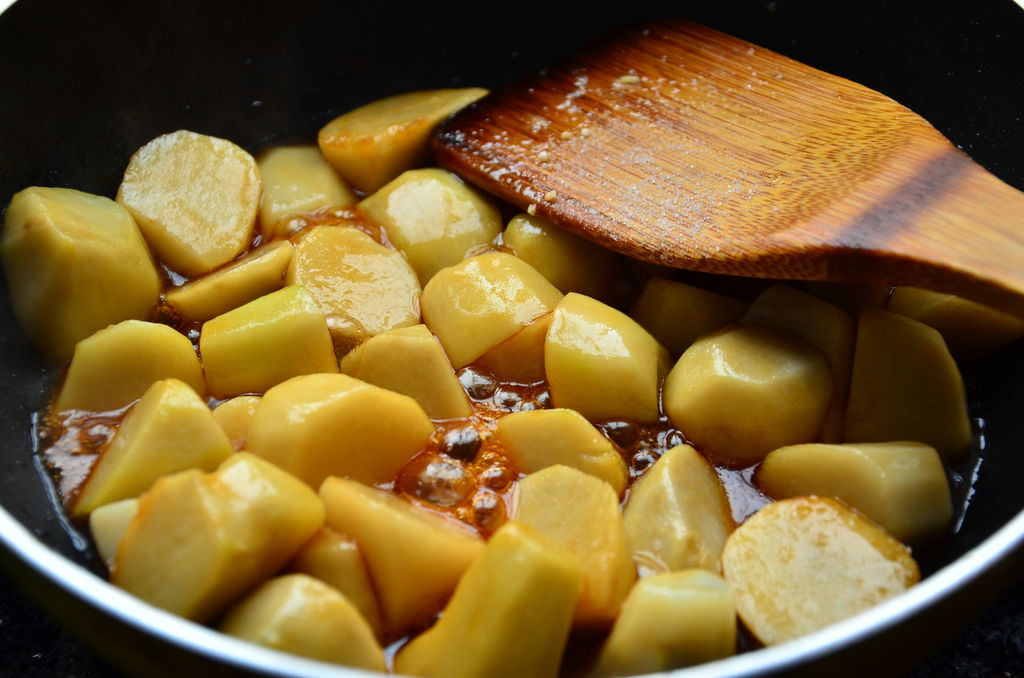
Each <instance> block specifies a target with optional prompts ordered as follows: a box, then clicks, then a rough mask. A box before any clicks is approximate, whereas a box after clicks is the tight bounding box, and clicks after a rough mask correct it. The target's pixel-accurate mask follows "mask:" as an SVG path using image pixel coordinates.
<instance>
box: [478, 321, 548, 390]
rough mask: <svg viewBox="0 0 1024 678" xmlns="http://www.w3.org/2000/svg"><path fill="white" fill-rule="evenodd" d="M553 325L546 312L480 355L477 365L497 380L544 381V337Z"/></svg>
mask: <svg viewBox="0 0 1024 678" xmlns="http://www.w3.org/2000/svg"><path fill="white" fill-rule="evenodd" d="M549 327H551V314H550V313H545V314H544V315H542V316H541V317H539V318H537V319H536V320H534V321H533V322H531V323H530V324H528V325H527V326H526V327H524V328H523V329H521V330H519V331H518V332H516V333H515V334H513V335H512V336H511V337H509V338H508V339H506V340H505V341H503V342H501V343H500V344H498V345H497V346H495V347H494V348H492V349H491V350H489V351H487V353H484V354H483V355H482V356H480V357H479V358H477V360H476V364H477V365H478V366H480V367H482V368H484V369H485V370H488V371H489V372H490V373H491V374H493V375H494V376H495V377H497V378H498V379H503V380H506V381H518V382H522V383H529V382H537V381H543V380H544V340H545V338H546V337H547V335H548V328H549Z"/></svg>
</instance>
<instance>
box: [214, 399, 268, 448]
mask: <svg viewBox="0 0 1024 678" xmlns="http://www.w3.org/2000/svg"><path fill="white" fill-rule="evenodd" d="M260 400H261V398H260V396H235V397H234V398H230V399H228V400H225V401H224V402H222V403H221V404H220V405H217V407H215V408H213V419H214V421H216V422H217V423H218V424H219V425H220V427H221V428H222V429H224V433H225V434H227V436H228V440H230V441H231V445H232V447H234V448H235V449H236V450H241V449H243V448H244V447H245V442H246V440H248V438H249V424H250V423H251V422H252V418H253V415H255V414H256V408H257V407H259V404H260Z"/></svg>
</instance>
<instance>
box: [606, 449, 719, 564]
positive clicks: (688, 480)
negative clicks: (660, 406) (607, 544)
mask: <svg viewBox="0 0 1024 678" xmlns="http://www.w3.org/2000/svg"><path fill="white" fill-rule="evenodd" d="M622 518H623V520H622V522H623V527H624V529H625V530H626V539H627V540H628V541H629V548H630V550H631V552H632V553H633V560H634V561H635V562H636V563H637V565H638V566H639V567H640V571H641V574H643V573H644V572H645V571H646V572H670V571H674V570H687V569H690V568H703V569H705V570H711V571H712V572H717V571H718V557H719V555H721V553H722V546H723V545H725V540H726V538H727V537H728V536H729V534H730V533H731V532H732V530H733V527H734V525H733V521H732V514H731V513H730V509H729V502H728V499H727V498H726V496H725V490H724V489H723V488H722V483H721V481H720V480H719V479H718V475H717V474H716V473H715V470H714V469H713V468H712V467H711V464H709V463H708V462H707V460H705V459H704V457H702V456H701V455H700V453H698V452H697V451H696V450H695V449H693V448H692V447H690V446H689V445H679V446H677V447H673V448H672V449H671V450H669V451H668V452H666V453H665V454H663V455H662V456H661V457H660V458H659V459H658V461H656V462H654V465H653V466H652V467H651V468H650V469H648V470H647V472H646V473H645V474H644V475H643V476H641V477H640V479H639V480H637V481H636V482H635V483H633V487H632V488H630V492H629V501H628V502H627V503H626V508H625V509H624V510H623V512H622Z"/></svg>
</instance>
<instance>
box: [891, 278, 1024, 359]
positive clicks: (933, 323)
mask: <svg viewBox="0 0 1024 678" xmlns="http://www.w3.org/2000/svg"><path fill="white" fill-rule="evenodd" d="M888 310H890V311H892V312H893V313H898V314H899V315H905V316H907V317H908V318H913V319H914V320H917V321H918V322H922V323H924V324H925V325H928V326H929V327H933V328H935V329H936V330H938V332H939V334H941V335H942V338H943V339H944V340H945V341H946V346H947V347H948V348H949V352H950V353H951V354H952V355H953V357H954V358H956V359H958V360H963V361H971V360H977V359H978V358H981V357H983V356H986V355H988V354H989V353H992V352H994V351H996V350H998V349H1000V348H1002V347H1003V346H1005V345H1007V344H1009V343H1010V342H1011V341H1016V340H1017V339H1020V338H1021V337H1024V320H1020V319H1019V318H1014V317H1013V316H1012V315H1008V314H1006V313H1003V312H1002V311H997V310H996V309H994V308H989V307H988V306H983V305H982V304H979V303H976V302H973V301H970V300H968V299H964V298H963V297H957V296H954V295H952V294H941V293H939V292H932V291H930V290H922V289H919V288H917V287H897V288H896V289H894V290H893V292H892V296H891V297H890V298H889V306H888Z"/></svg>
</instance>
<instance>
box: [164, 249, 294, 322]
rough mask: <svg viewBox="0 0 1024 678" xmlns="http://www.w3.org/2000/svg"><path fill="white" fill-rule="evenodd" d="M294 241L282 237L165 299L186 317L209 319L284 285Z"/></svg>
mask: <svg viewBox="0 0 1024 678" xmlns="http://www.w3.org/2000/svg"><path fill="white" fill-rule="evenodd" d="M291 260H292V244H291V243H290V242H288V241H287V240H279V241H277V242H272V243H270V244H269V245H265V246H263V247H260V248H259V249H257V250H253V251H252V252H251V253H250V254H247V255H246V256H245V257H243V258H241V259H239V260H238V261H236V262H235V263H233V264H231V265H229V266H225V267H224V268H222V269H220V270H219V271H216V272H214V273H211V274H209V275H205V276H203V277H202V278H198V279H196V280H193V281H191V282H187V283H185V284H184V285H182V286H181V287H176V288H174V289H172V290H169V291H168V292H167V294H166V295H164V300H165V301H166V302H167V303H168V304H169V305H170V306H171V308H173V309H174V311H175V312H176V313H177V314H178V315H180V316H181V317H182V318H183V319H184V320H209V319H210V318H213V317H215V316H218V315H220V314H221V313H227V312H228V311H230V310H231V309H233V308H238V307H239V306H241V305H243V304H247V303H249V302H250V301H252V300H253V299H256V298H258V297H262V296H263V295H264V294H270V293H271V292H273V291H274V290H277V289H280V288H281V287H283V286H284V274H285V271H287V270H288V264H289V263H290V262H291Z"/></svg>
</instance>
